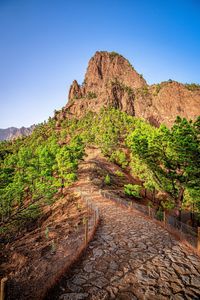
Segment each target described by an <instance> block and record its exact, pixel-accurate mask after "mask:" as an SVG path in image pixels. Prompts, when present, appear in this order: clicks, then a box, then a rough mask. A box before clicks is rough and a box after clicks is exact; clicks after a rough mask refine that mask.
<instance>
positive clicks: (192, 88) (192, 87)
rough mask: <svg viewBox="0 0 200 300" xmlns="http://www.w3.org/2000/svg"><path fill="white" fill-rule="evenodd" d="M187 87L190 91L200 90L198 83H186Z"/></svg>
mask: <svg viewBox="0 0 200 300" xmlns="http://www.w3.org/2000/svg"><path fill="white" fill-rule="evenodd" d="M185 87H186V88H187V89H188V90H189V91H197V90H200V84H197V83H190V84H189V83H186V84H185Z"/></svg>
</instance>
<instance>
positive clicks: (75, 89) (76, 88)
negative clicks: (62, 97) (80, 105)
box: [68, 80, 82, 100]
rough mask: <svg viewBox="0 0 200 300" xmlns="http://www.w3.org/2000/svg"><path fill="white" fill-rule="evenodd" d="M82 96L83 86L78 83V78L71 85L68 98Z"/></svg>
mask: <svg viewBox="0 0 200 300" xmlns="http://www.w3.org/2000/svg"><path fill="white" fill-rule="evenodd" d="M81 97H82V91H81V87H80V85H79V84H78V82H77V81H76V80H74V81H73V82H72V85H71V87H70V90H69V96H68V98H69V100H72V99H79V98H81Z"/></svg>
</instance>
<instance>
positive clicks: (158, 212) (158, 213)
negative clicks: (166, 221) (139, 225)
mask: <svg viewBox="0 0 200 300" xmlns="http://www.w3.org/2000/svg"><path fill="white" fill-rule="evenodd" d="M163 218H164V214H163V211H162V210H161V209H159V210H157V212H156V219H157V220H159V221H163Z"/></svg>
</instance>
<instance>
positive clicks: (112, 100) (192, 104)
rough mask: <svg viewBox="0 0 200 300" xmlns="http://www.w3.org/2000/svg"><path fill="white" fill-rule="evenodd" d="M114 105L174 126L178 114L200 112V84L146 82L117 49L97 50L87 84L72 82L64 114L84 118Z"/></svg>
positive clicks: (189, 114)
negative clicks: (90, 112)
mask: <svg viewBox="0 0 200 300" xmlns="http://www.w3.org/2000/svg"><path fill="white" fill-rule="evenodd" d="M108 106H109V107H110V106H112V107H115V108H117V109H120V110H122V111H124V112H126V113H128V114H130V115H135V116H137V117H142V118H145V119H147V120H149V121H150V122H151V123H153V124H155V125H159V124H160V123H165V124H166V125H169V126H171V125H172V124H173V122H174V120H175V119H176V116H177V115H180V116H181V117H186V118H188V119H195V118H196V117H197V116H198V115H200V86H198V85H196V84H191V85H190V84H187V85H185V84H181V83H178V82H175V81H172V80H169V81H166V82H163V83H160V84H154V85H152V86H149V85H147V83H146V81H145V80H144V79H143V77H142V76H141V75H140V74H138V73H137V72H136V71H135V69H134V68H133V67H132V66H131V64H130V63H129V61H128V60H127V59H126V58H124V57H123V56H122V55H120V54H118V53H116V52H107V51H97V52H96V53H95V55H94V56H93V57H92V58H91V59H90V61H89V64H88V68H87V71H86V74H85V79H84V83H83V85H82V86H80V85H79V84H78V83H77V81H76V80H74V81H73V83H72V85H71V87H70V91H69V103H68V104H67V105H66V107H65V109H64V113H63V114H62V115H60V117H59V118H58V119H60V120H62V119H63V116H65V117H66V116H68V117H71V116H73V115H75V116H76V117H81V116H82V115H84V114H85V113H86V112H88V111H94V112H98V111H99V110H100V109H101V108H102V107H108Z"/></svg>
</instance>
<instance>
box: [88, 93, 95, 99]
mask: <svg viewBox="0 0 200 300" xmlns="http://www.w3.org/2000/svg"><path fill="white" fill-rule="evenodd" d="M86 98H87V99H93V98H97V95H96V94H95V93H94V92H88V93H87V95H86Z"/></svg>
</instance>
